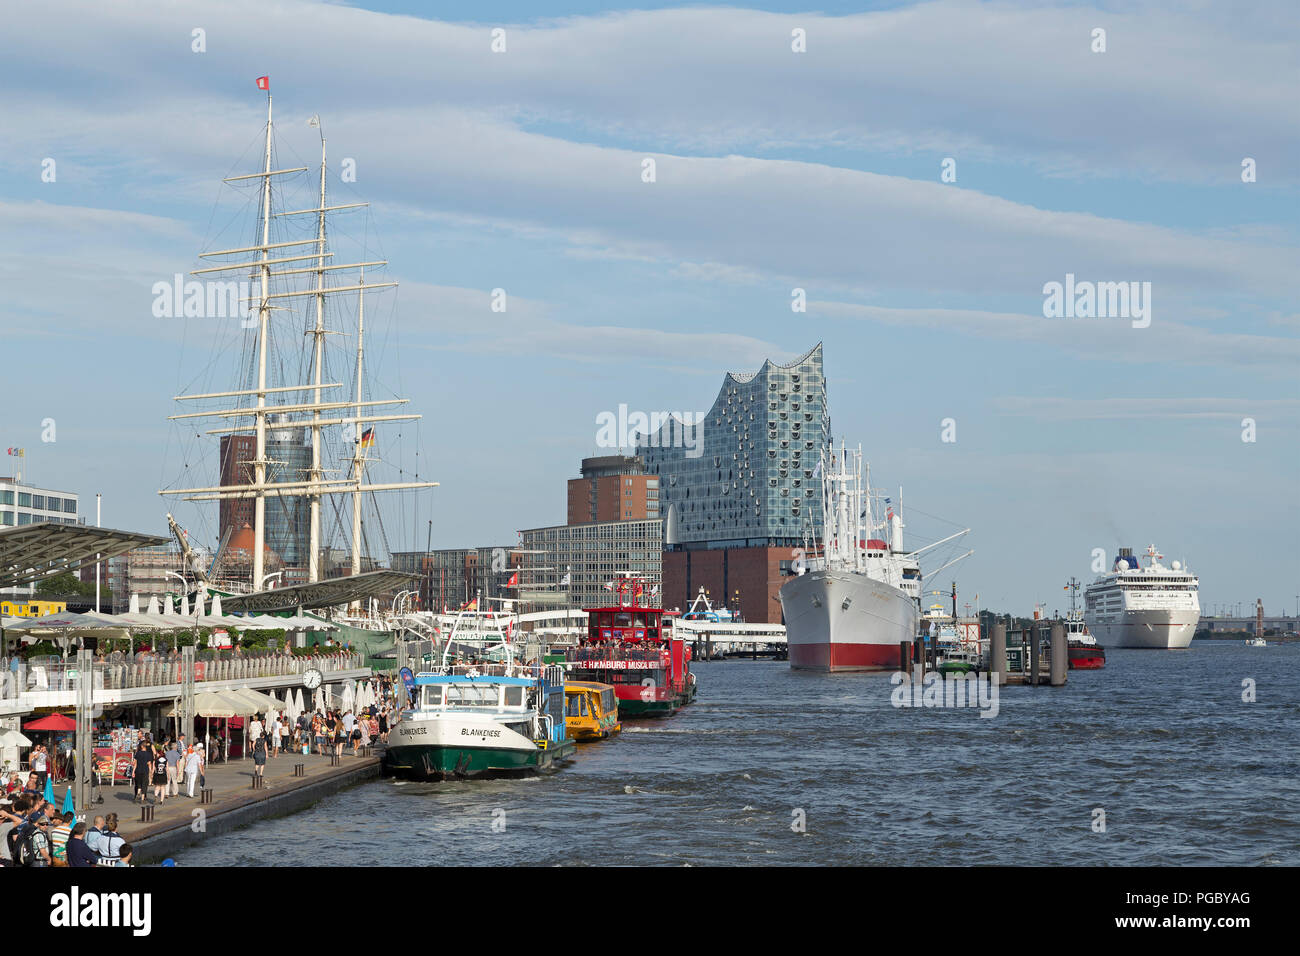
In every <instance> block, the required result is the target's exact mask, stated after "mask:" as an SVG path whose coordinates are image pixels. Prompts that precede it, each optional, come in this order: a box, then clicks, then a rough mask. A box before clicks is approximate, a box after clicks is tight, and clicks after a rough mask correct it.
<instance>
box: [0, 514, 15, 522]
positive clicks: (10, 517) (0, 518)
mask: <svg viewBox="0 0 1300 956" xmlns="http://www.w3.org/2000/svg"><path fill="white" fill-rule="evenodd" d="M13 523H14V513H13V512H12V511H0V524H13Z"/></svg>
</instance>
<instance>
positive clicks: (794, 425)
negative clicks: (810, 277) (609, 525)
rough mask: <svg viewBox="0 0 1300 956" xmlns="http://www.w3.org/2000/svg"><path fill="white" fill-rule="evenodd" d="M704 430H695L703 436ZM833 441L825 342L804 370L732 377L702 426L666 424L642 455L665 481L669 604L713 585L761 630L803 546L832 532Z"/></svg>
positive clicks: (711, 590)
mask: <svg viewBox="0 0 1300 956" xmlns="http://www.w3.org/2000/svg"><path fill="white" fill-rule="evenodd" d="M692 429H694V430H692ZM829 441H830V416H829V413H828V411H827V405H826V378H825V375H824V373H823V371H822V346H821V344H820V343H819V344H818V345H817V346H815V347H814V348H813V349H811V350H810V351H809V352H807V353H806V354H804V355H803V356H801V357H800V358H798V359H796V360H795V361H793V362H790V363H787V364H784V365H776V364H774V363H773V362H771V361H770V360H769V361H766V362H764V363H763V366H762V367H761V368H760V369H759V370H758V371H757V372H753V373H749V374H743V373H734V372H733V373H729V374H728V375H727V376H726V377H725V378H724V379H723V383H722V389H721V390H720V391H719V392H718V397H717V399H716V400H715V401H714V403H713V407H712V408H711V409H709V412H708V414H707V415H706V416H705V417H704V420H703V422H702V424H695V425H686V426H683V424H682V423H680V422H677V421H670V422H667V423H665V424H664V425H663V426H662V427H661V428H660V429H659V430H658V431H656V432H653V433H651V434H650V435H648V436H645V437H644V438H643V439H642V440H641V441H640V442H639V443H638V446H637V454H638V455H640V456H641V458H642V460H643V461H644V462H645V470H646V473H647V474H648V475H657V476H658V477H659V494H660V513H661V514H662V515H663V517H664V522H665V524H664V551H665V554H664V565H663V581H664V592H663V603H664V607H667V608H671V607H675V606H680V607H682V608H685V607H686V606H688V605H689V603H690V601H691V600H692V599H693V597H694V595H695V594H696V593H698V591H699V589H700V588H701V587H703V588H704V589H705V590H706V592H708V594H709V598H710V600H711V601H712V602H713V603H714V604H715V605H722V604H726V605H727V606H729V607H731V608H732V609H733V610H739V611H740V612H741V613H742V614H743V615H744V618H745V619H746V620H748V621H754V622H760V621H761V622H768V621H780V620H781V607H780V602H779V601H778V600H777V599H776V594H777V591H779V590H780V587H781V583H782V576H783V573H789V567H790V562H791V561H792V560H793V558H794V553H793V552H794V549H795V548H799V547H804V546H805V544H807V543H810V542H815V541H817V540H818V538H819V536H820V534H821V523H822V514H821V509H822V500H821V479H820V475H815V473H816V470H817V461H818V458H819V456H820V452H821V449H822V448H824V447H825V446H826V444H827V443H828V442H829Z"/></svg>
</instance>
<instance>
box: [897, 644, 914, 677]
mask: <svg viewBox="0 0 1300 956" xmlns="http://www.w3.org/2000/svg"><path fill="white" fill-rule="evenodd" d="M898 669H899V670H900V671H902V672H903V673H904V674H906V675H907V676H908V677H911V676H912V646H911V644H910V643H909V642H908V641H899V642H898Z"/></svg>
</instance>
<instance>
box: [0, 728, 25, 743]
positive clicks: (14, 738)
mask: <svg viewBox="0 0 1300 956" xmlns="http://www.w3.org/2000/svg"><path fill="white" fill-rule="evenodd" d="M31 745H32V742H31V741H30V740H28V739H27V736H26V735H25V734H23V733H22V732H21V731H17V730H14V729H13V728H12V727H6V728H5V729H4V730H0V747H30V746H31Z"/></svg>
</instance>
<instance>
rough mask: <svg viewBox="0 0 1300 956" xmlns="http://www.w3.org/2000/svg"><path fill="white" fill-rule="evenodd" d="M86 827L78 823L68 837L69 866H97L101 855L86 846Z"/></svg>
mask: <svg viewBox="0 0 1300 956" xmlns="http://www.w3.org/2000/svg"><path fill="white" fill-rule="evenodd" d="M85 836H86V825H85V824H84V823H78V824H77V825H76V826H75V827H73V828H72V835H71V836H69V837H68V866H96V865H97V864H98V863H99V854H98V853H96V852H95V851H94V850H92V849H91V848H90V847H89V846H87V845H86V840H85Z"/></svg>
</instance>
